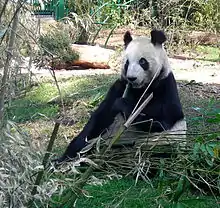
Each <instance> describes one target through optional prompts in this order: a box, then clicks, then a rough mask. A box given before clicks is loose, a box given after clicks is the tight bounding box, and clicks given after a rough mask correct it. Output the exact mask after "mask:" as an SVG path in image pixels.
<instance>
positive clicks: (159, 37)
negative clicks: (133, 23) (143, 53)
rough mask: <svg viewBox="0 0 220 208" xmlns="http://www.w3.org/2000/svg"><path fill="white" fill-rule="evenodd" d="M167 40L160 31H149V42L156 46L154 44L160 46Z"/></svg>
mask: <svg viewBox="0 0 220 208" xmlns="http://www.w3.org/2000/svg"><path fill="white" fill-rule="evenodd" d="M166 40H167V38H166V36H165V34H164V32H163V31H161V30H152V31H151V42H152V43H153V44H154V45H156V44H160V45H161V44H162V43H164V42H165V41H166Z"/></svg>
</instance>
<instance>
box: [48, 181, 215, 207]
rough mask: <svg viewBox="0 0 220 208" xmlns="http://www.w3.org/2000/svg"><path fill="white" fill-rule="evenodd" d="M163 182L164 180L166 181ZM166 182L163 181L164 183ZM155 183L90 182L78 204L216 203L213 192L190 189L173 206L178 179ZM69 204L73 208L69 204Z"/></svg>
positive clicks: (185, 204) (200, 205)
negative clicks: (200, 192)
mask: <svg viewBox="0 0 220 208" xmlns="http://www.w3.org/2000/svg"><path fill="white" fill-rule="evenodd" d="M162 183H163V184H162ZM161 184H162V185H161ZM153 185H154V187H151V186H150V184H148V183H146V182H144V181H141V180H139V181H138V183H137V184H135V181H134V180H133V179H132V178H122V179H113V180H110V181H109V180H108V181H107V182H105V183H104V184H102V185H86V186H85V187H84V190H83V192H84V193H85V195H86V196H82V197H81V198H79V199H78V200H77V202H76V205H75V207H76V208H81V207H83V208H97V207H99V208H106V207H109V208H110V207H118V208H145V207H148V208H151V207H152V208H155V207H159V206H161V207H167V208H168V207H169V208H171V207H177V208H178V207H187V208H190V207H191V208H192V207H193V208H209V207H210V208H211V207H212V206H216V201H215V199H214V198H213V197H212V196H202V195H200V194H196V193H193V192H191V191H187V192H185V193H184V194H183V196H182V197H180V200H179V206H173V205H172V203H171V202H170V198H171V196H172V194H173V193H174V192H175V186H176V183H175V182H174V179H172V180H164V181H159V180H157V181H155V182H154V183H153ZM53 200H54V202H53V203H52V204H51V207H52V208H57V207H59V206H57V205H58V204H59V202H60V201H59V199H58V198H56V197H54V198H53ZM65 208H70V207H68V206H65Z"/></svg>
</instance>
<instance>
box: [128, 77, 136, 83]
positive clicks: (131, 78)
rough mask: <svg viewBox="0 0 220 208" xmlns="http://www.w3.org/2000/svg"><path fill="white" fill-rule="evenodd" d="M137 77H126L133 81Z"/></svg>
mask: <svg viewBox="0 0 220 208" xmlns="http://www.w3.org/2000/svg"><path fill="white" fill-rule="evenodd" d="M136 79H137V77H128V81H130V82H134V81H135V80H136Z"/></svg>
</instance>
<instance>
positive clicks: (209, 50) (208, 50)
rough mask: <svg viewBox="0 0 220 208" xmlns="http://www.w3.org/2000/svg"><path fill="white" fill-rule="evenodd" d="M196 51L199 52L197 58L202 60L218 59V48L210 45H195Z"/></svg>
mask: <svg viewBox="0 0 220 208" xmlns="http://www.w3.org/2000/svg"><path fill="white" fill-rule="evenodd" d="M196 52H197V53H198V54H199V57H198V59H200V60H204V61H213V62H219V61H220V48H217V47H212V46H201V45H199V46H197V47H196Z"/></svg>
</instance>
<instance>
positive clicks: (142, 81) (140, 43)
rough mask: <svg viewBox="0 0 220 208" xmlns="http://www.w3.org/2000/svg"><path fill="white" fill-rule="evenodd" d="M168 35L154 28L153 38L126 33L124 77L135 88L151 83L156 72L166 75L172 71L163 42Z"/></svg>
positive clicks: (162, 75)
mask: <svg viewBox="0 0 220 208" xmlns="http://www.w3.org/2000/svg"><path fill="white" fill-rule="evenodd" d="M165 41H166V37H165V35H164V33H163V32H162V31H159V30H152V31H151V38H147V37H137V38H134V39H133V38H132V37H131V34H130V32H128V31H127V32H126V33H125V35H124V46H125V50H124V58H123V64H122V78H123V79H126V80H127V81H128V82H129V83H131V85H132V87H133V88H142V87H144V86H146V85H148V84H149V83H150V81H151V80H152V78H153V77H154V75H155V73H157V77H158V76H159V75H160V78H163V77H166V76H167V75H168V73H169V72H170V66H169V64H168V58H167V55H166V52H165V50H164V48H163V46H162V44H163V43H164V42H165Z"/></svg>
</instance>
